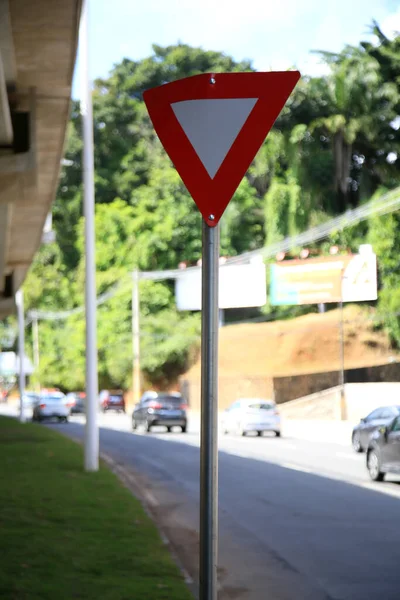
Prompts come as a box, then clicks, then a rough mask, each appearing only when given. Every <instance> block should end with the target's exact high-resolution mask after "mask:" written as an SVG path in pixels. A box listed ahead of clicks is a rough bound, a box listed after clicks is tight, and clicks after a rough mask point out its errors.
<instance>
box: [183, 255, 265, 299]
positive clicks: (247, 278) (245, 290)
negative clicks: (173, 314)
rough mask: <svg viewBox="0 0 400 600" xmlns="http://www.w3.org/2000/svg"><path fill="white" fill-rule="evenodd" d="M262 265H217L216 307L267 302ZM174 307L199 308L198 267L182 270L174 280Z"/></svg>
mask: <svg viewBox="0 0 400 600" xmlns="http://www.w3.org/2000/svg"><path fill="white" fill-rule="evenodd" d="M266 279H267V276H266V266H265V264H264V263H263V262H261V263H252V264H249V265H224V266H220V268H219V302H218V306H219V308H247V307H252V306H264V304H266V302H267V282H266ZM175 298H176V305H177V308H178V310H201V269H193V270H191V269H189V270H188V271H187V272H185V271H184V270H183V271H182V274H180V275H179V277H178V278H177V279H176V282H175Z"/></svg>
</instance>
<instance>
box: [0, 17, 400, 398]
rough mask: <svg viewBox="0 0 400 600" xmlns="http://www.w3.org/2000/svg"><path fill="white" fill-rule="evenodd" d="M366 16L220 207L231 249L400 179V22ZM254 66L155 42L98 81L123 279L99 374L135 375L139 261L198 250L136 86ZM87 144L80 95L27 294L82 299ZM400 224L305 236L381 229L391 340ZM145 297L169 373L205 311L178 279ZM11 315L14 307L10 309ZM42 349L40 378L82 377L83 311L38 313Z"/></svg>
mask: <svg viewBox="0 0 400 600" xmlns="http://www.w3.org/2000/svg"><path fill="white" fill-rule="evenodd" d="M372 28H373V30H374V33H375V41H376V43H374V44H372V43H367V42H361V43H360V44H359V45H358V46H355V47H350V46H347V47H345V48H344V49H343V51H342V52H340V53H339V54H330V53H326V52H320V53H319V57H320V60H321V61H322V62H324V63H325V64H326V67H327V73H328V74H327V75H326V76H323V77H307V76H304V77H303V78H302V79H301V80H300V82H299V84H298V85H297V87H296V89H295V92H294V93H293V95H292V96H291V98H290V99H289V101H288V103H287V106H286V107H285V109H284V110H283V112H282V114H281V116H280V117H279V118H278V120H277V123H276V125H275V126H274V128H273V130H272V131H271V133H270V135H269V136H268V138H267V140H266V142H265V143H264V144H263V146H262V148H261V149H260V152H259V153H258V155H257V157H256V158H255V160H254V162H253V164H252V166H251V168H250V169H249V171H248V173H247V176H246V177H245V178H244V180H243V181H242V183H241V185H240V186H239V189H238V190H237V192H236V194H235V195H234V198H233V200H232V202H231V203H230V205H229V207H228V208H227V210H226V212H225V214H224V217H223V220H222V223H221V255H223V256H232V255H236V254H238V253H241V252H244V251H247V250H253V249H256V248H260V247H263V246H264V245H266V244H270V243H273V242H276V241H279V240H280V239H282V238H283V237H285V236H287V235H292V234H296V233H299V232H301V231H304V230H306V229H307V228H309V227H311V226H314V225H317V224H319V223H321V222H323V221H324V220H327V219H328V218H331V217H332V216H335V215H338V214H341V213H343V212H344V211H346V210H347V209H349V208H354V207H357V206H359V205H361V204H362V203H364V202H366V201H367V200H369V199H370V198H372V197H379V196H381V195H382V194H383V193H384V192H386V191H387V190H391V189H394V188H396V187H397V186H399V185H400V169H399V163H400V159H399V156H400V117H399V115H400V93H399V89H400V58H399V57H400V37H399V36H397V37H394V38H393V39H388V38H386V37H385V36H384V35H383V33H382V32H381V31H380V30H379V27H378V25H377V24H373V25H372ZM288 66H290V65H288ZM250 70H252V65H251V62H249V61H245V62H235V61H234V60H233V59H232V58H230V57H229V56H226V55H224V54H221V53H219V52H212V51H205V50H202V49H199V48H192V47H190V46H187V45H183V44H180V45H176V46H169V47H167V48H163V47H160V46H157V45H154V46H153V53H152V55H151V56H149V57H148V58H146V59H144V60H141V61H137V62H135V61H132V60H129V59H124V60H123V61H122V62H121V63H120V64H117V65H115V67H114V68H113V70H112V71H111V73H110V75H109V77H108V78H106V79H102V80H97V81H96V82H95V86H94V137H95V167H96V181H95V184H96V203H97V214H96V231H97V257H96V259H97V288H98V294H102V293H104V292H106V291H108V290H110V288H111V287H112V286H113V285H114V284H115V282H119V283H120V287H119V289H118V293H117V294H116V295H115V296H114V297H113V298H111V299H109V300H108V301H107V302H105V303H104V304H102V305H101V306H99V311H98V344H99V379H100V386H101V387H120V386H121V387H128V386H129V385H130V383H131V376H132V375H131V372H132V369H131V362H132V360H131V347H132V344H131V289H130V286H131V276H130V272H131V271H132V270H133V269H134V268H139V269H141V270H155V269H157V270H160V269H170V268H174V269H175V268H177V267H178V265H179V263H180V262H182V261H184V262H186V263H188V264H196V262H197V260H198V259H199V258H200V256H201V235H200V231H201V223H200V215H199V213H198V211H197V209H196V208H195V205H194V203H193V201H192V199H191V198H190V197H189V195H188V193H187V191H186V189H185V187H184V186H183V184H182V182H181V181H180V178H179V176H178V174H177V173H176V171H175V170H174V168H173V167H172V165H171V163H170V161H169V159H168V157H167V156H166V154H165V153H164V151H163V149H162V147H161V145H160V143H159V141H158V139H157V137H156V136H155V134H154V131H153V128H152V126H151V123H150V121H149V118H148V116H147V112H146V109H145V106H144V103H143V100H142V93H143V91H144V90H145V89H147V88H150V87H153V86H156V85H160V84H162V83H165V82H168V81H172V80H175V79H179V78H182V77H186V76H190V75H194V74H197V73H202V72H206V71H208V72H218V71H225V72H229V71H250ZM81 151H82V138H81V120H80V115H79V104H78V102H73V103H72V110H71V119H70V123H69V129H68V140H67V145H66V152H65V160H64V164H63V167H62V173H61V179H60V185H59V189H58V194H57V199H56V202H55V205H54V208H53V218H54V221H53V223H54V228H55V231H56V241H55V242H54V243H51V244H48V245H44V246H43V247H42V248H41V250H40V252H39V253H38V254H37V256H36V259H35V262H34V265H33V267H32V268H31V270H30V274H29V277H28V279H27V281H26V284H25V295H26V305H27V309H28V310H29V309H33V308H34V309H40V310H44V311H60V310H69V309H73V308H75V307H79V306H82V305H83V302H84V297H83V282H84V243H83V220H82V156H81ZM399 225H400V217H399V215H398V213H395V214H391V215H387V216H384V217H380V218H378V219H373V220H371V222H364V223H362V224H360V225H359V226H358V227H356V228H353V229H352V230H345V231H344V232H338V233H337V234H335V235H332V237H331V239H330V240H328V241H327V242H324V243H322V244H319V245H318V246H316V247H313V248H311V250H312V251H313V252H314V251H315V252H319V253H324V252H328V249H329V246H330V245H331V244H337V245H338V246H339V248H340V251H342V252H347V251H357V249H358V245H359V244H360V243H368V242H370V243H372V244H373V247H374V250H375V252H376V253H377V255H378V264H379V268H380V284H381V288H382V292H381V293H380V299H379V302H378V305H377V306H378V311H380V314H381V316H382V324H383V325H384V326H385V327H386V329H387V330H388V332H389V335H390V338H391V340H392V342H393V343H394V345H395V346H397V347H398V346H399V344H400V325H399V323H400V321H399V317H398V316H397V313H398V312H399V311H400V292H399V291H398V284H397V281H398V272H399V261H398V256H399V249H400V226H399ZM140 297H141V331H142V338H141V366H142V369H143V372H144V374H145V376H146V377H147V379H148V380H149V382H151V383H152V384H157V383H159V382H163V383H165V381H172V380H174V379H175V378H176V377H177V376H178V375H179V374H180V373H182V372H183V371H184V370H185V369H186V368H187V367H188V366H190V364H192V363H193V361H194V360H195V359H196V352H197V350H198V346H199V328H200V321H199V315H198V314H187V313H178V311H177V310H176V308H175V302H174V288H173V284H172V282H171V281H169V282H167V281H159V282H154V281H143V282H141V284H140ZM313 310H315V308H313V307H306V308H304V307H302V308H301V309H299V307H295V308H293V309H288V308H285V309H283V308H281V309H276V308H275V309H272V308H271V307H270V306H268V305H267V306H265V307H264V308H263V309H262V311H261V313H263V314H264V315H267V316H268V318H269V319H271V318H280V317H282V316H284V317H285V318H287V317H289V318H290V317H293V316H297V315H299V314H301V313H302V312H307V311H313ZM236 316H237V318H240V319H243V318H245V317H244V316H243V314H241V315H236ZM253 316H254V313H253ZM258 316H260V315H258ZM227 318H228V319H229V318H232V316H230V315H229V314H227ZM10 327H11V328H12V327H13V321H12V319H9V320H8V321H7V322H5V324H3V325H2V328H3V329H6V330H7V328H10ZM0 334H1V332H0ZM30 335H31V334H30V331H28V342H29V336H30ZM0 337H3V338H6V337H7V334H6V332H3V335H1V336H0ZM27 346H28V348H29V347H30V345H29V343H28V345H27ZM40 357H41V366H40V381H41V382H42V384H43V385H50V386H59V387H61V388H62V389H65V390H68V389H82V388H83V387H84V372H85V371H84V364H85V341H84V316H83V313H80V314H74V315H72V316H70V317H69V318H68V319H65V320H56V321H42V322H41V323H40Z"/></svg>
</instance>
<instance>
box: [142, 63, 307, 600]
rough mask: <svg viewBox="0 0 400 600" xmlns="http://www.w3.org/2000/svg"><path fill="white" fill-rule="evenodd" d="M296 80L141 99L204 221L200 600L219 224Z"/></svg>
mask: <svg viewBox="0 0 400 600" xmlns="http://www.w3.org/2000/svg"><path fill="white" fill-rule="evenodd" d="M299 78H300V73H299V72H298V71H284V72H270V73H203V74H201V75H195V76H193V77H187V78H185V79H180V80H178V81H174V82H172V83H167V84H165V85H161V86H159V87H156V88H153V89H151V90H146V91H145V92H144V94H143V99H144V101H145V104H146V107H147V110H148V111H149V115H150V118H151V120H152V122H153V125H154V128H155V130H156V132H157V134H158V137H159V138H160V140H161V143H162V144H163V146H164V148H165V150H166V151H167V154H168V155H169V157H170V159H171V160H172V162H173V163H174V165H175V167H176V169H177V171H178V173H179V175H180V176H181V178H182V181H183V182H184V184H185V185H186V188H187V189H188V191H189V193H190V194H191V196H192V198H193V200H194V201H195V203H196V204H197V207H198V209H199V210H200V212H201V214H202V216H203V260H202V313H201V445H200V600H216V599H217V554H218V454H217V450H218V420H217V416H218V397H217V396H218V377H217V372H218V325H219V321H218V308H219V307H218V274H219V273H218V270H219V225H218V223H219V220H220V218H221V217H222V214H223V212H224V210H225V209H226V207H227V205H228V203H229V201H230V200H231V198H232V196H233V194H234V192H235V190H236V189H237V187H238V185H239V184H240V182H241V180H242V178H243V176H244V175H245V173H246V171H247V169H248V168H249V166H250V164H251V162H252V160H253V158H254V156H255V155H256V153H257V151H258V149H259V148H260V146H261V144H262V143H263V141H264V140H265V138H266V136H267V134H268V132H269V131H270V129H271V127H272V125H273V124H274V121H275V119H276V118H277V116H278V115H279V113H280V111H281V110H282V108H283V106H284V104H285V102H286V100H287V99H288V97H289V95H290V93H291V92H292V90H293V88H294V86H295V85H296V83H297V81H298V80H299Z"/></svg>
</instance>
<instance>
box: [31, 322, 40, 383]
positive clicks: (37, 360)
mask: <svg viewBox="0 0 400 600" xmlns="http://www.w3.org/2000/svg"><path fill="white" fill-rule="evenodd" d="M32 336H33V365H34V367H35V373H36V381H37V388H38V390H40V374H39V368H40V354H39V319H38V318H37V316H36V314H35V316H33V317H32Z"/></svg>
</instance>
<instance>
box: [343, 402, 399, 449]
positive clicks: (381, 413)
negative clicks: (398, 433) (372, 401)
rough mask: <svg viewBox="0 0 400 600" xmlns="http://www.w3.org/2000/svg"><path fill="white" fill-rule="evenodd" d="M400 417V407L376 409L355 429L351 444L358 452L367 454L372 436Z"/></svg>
mask: <svg viewBox="0 0 400 600" xmlns="http://www.w3.org/2000/svg"><path fill="white" fill-rule="evenodd" d="M397 415H400V406H381V408H376V409H375V410H373V411H372V412H371V413H370V414H369V415H368V416H366V417H365V418H364V419H361V421H360V422H359V424H358V425H356V426H355V427H354V429H353V434H352V437H351V442H352V444H353V448H354V450H355V451H356V452H365V450H366V449H367V448H368V446H369V442H370V440H371V436H372V434H373V433H374V432H375V431H376V430H377V429H378V428H379V427H382V425H389V423H391V422H392V421H393V419H394V417H396V416H397Z"/></svg>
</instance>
